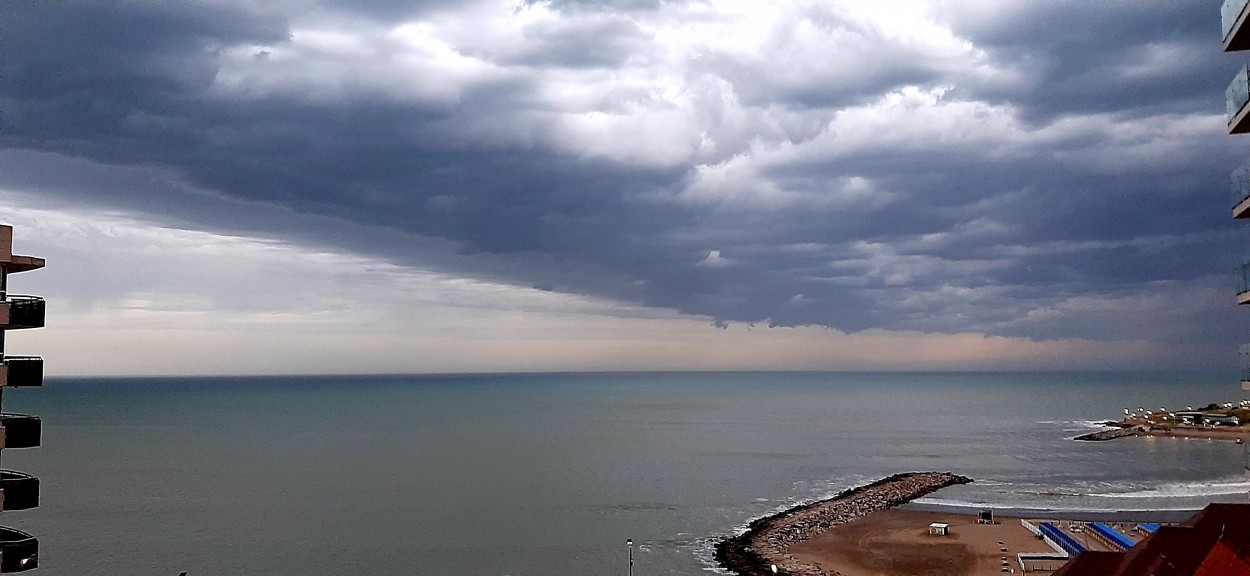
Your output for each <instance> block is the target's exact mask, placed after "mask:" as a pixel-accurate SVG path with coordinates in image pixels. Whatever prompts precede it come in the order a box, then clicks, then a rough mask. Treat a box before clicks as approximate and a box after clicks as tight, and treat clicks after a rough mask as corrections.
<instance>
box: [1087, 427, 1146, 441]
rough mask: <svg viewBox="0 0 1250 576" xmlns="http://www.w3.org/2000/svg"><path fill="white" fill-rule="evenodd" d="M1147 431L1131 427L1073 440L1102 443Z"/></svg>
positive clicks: (1091, 434)
mask: <svg viewBox="0 0 1250 576" xmlns="http://www.w3.org/2000/svg"><path fill="white" fill-rule="evenodd" d="M1108 424H1111V423H1110V422H1108ZM1114 425H1115V426H1119V424H1114ZM1145 431H1146V430H1145V428H1141V429H1138V428H1135V427H1131V426H1129V427H1124V428H1112V429H1111V430H1101V431H1098V432H1092V433H1090V434H1082V435H1080V436H1077V437H1076V438H1073V440H1084V441H1086V442H1102V441H1105V440H1115V439H1116V438H1123V437H1125V436H1136V435H1138V434H1142V433H1144V432H1145Z"/></svg>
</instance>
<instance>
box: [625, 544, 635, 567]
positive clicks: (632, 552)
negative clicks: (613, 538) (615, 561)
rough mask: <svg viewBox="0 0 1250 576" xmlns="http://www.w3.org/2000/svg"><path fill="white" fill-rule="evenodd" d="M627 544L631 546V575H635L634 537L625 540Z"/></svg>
mask: <svg viewBox="0 0 1250 576" xmlns="http://www.w3.org/2000/svg"><path fill="white" fill-rule="evenodd" d="M625 545H626V546H629V576H634V539H633V538H630V539H627V540H625Z"/></svg>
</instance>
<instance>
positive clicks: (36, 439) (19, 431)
mask: <svg viewBox="0 0 1250 576" xmlns="http://www.w3.org/2000/svg"><path fill="white" fill-rule="evenodd" d="M0 426H3V427H4V447H5V448H34V447H36V446H38V445H39V444H40V442H41V441H42V438H43V421H42V420H40V419H39V417H38V416H28V415H26V414H12V413H6V414H0Z"/></svg>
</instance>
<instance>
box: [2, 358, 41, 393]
mask: <svg viewBox="0 0 1250 576" xmlns="http://www.w3.org/2000/svg"><path fill="white" fill-rule="evenodd" d="M0 386H12V387H14V388H34V387H37V386H43V358H40V357H38V356H5V357H4V360H3V361H2V362H0Z"/></svg>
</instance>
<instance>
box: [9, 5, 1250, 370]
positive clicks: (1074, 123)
mask: <svg viewBox="0 0 1250 576" xmlns="http://www.w3.org/2000/svg"><path fill="white" fill-rule="evenodd" d="M1244 62H1245V57H1244V56H1241V55H1235V54H1224V53H1222V52H1221V50H1220V22H1219V3H1218V2H1215V1H1214V0H1212V1H1203V2H1129V1H1125V2H1062V1H1058V2H1049V1H1048V2H1043V1H1037V2H1019V1H1015V0H1003V1H991V0H976V1H972V0H960V1H954V0H951V1H933V2H885V1H877V0H874V1H862V2H834V1H810V2H765V1H761V0H751V1H741V2H737V1H717V2H709V1H677V0H674V1H666V0H583V1H577V0H549V1H539V0H528V1H525V0H508V1H504V0H480V1H468V0H458V1H441V0H417V1H407V2H405V1H402V0H373V1H352V2H347V1H312V0H272V1H266V2H253V1H243V0H238V1H231V0H212V1H200V2H133V1H117V2H107V1H98V2H96V1H86V2H75V1H65V2H25V1H10V2H3V3H0V221H3V222H6V223H10V224H13V225H14V226H15V227H16V232H15V244H16V248H17V250H18V251H19V252H23V253H31V254H36V255H40V256H45V257H47V258H48V260H49V265H48V268H47V269H46V270H44V271H41V272H36V273H30V274H27V275H22V276H17V277H14V279H13V280H12V281H11V291H13V292H33V293H40V294H42V295H45V296H47V297H49V298H50V307H51V308H50V314H51V316H50V319H49V328H48V329H46V330H44V331H43V332H39V333H30V334H15V335H13V337H12V338H11V339H10V341H11V344H12V345H11V347H13V348H15V351H18V352H23V351H30V352H40V353H43V354H44V355H45V356H46V357H47V358H48V363H49V364H48V370H49V373H66V374H93V373H110V374H111V373H254V372H286V373H290V372H295V373H300V372H353V371H370V372H411V371H422V372H424V371H477V370H484V371H486V370H562V369H573V370H597V369H651V368H655V369H686V368H698V369H759V368H802V369H812V368H828V369H843V368H845V369H865V368H881V369H930V368H932V369H946V368H952V369H977V368H989V369H997V368H1002V369H1011V368H1046V369H1063V368H1072V369H1088V368H1114V369H1118V368H1210V369H1221V370H1224V369H1229V370H1231V369H1232V368H1233V367H1235V366H1236V364H1237V355H1236V347H1237V345H1238V344H1239V343H1240V342H1241V341H1242V340H1250V333H1247V328H1248V324H1247V323H1246V321H1245V318H1244V316H1243V315H1242V314H1240V313H1239V310H1237V308H1236V306H1235V304H1234V302H1235V300H1234V294H1235V286H1236V275H1235V274H1236V269H1237V265H1238V264H1239V262H1240V259H1241V258H1242V257H1243V256H1245V255H1246V254H1247V253H1248V252H1250V251H1247V250H1245V246H1246V239H1247V236H1246V235H1245V233H1244V231H1243V230H1242V229H1241V227H1239V226H1238V225H1237V223H1235V222H1233V221H1232V220H1231V219H1230V216H1229V215H1230V210H1229V209H1230V207H1231V201H1230V200H1229V192H1228V190H1229V183H1228V181H1229V173H1230V172H1231V171H1232V170H1233V169H1234V168H1235V167H1236V166H1237V165H1238V164H1239V163H1241V162H1243V161H1245V158H1246V157H1247V156H1248V154H1247V151H1250V147H1248V146H1247V142H1246V141H1243V140H1241V139H1239V138H1236V137H1230V136H1228V135H1227V134H1226V131H1225V128H1224V102H1223V94H1224V88H1225V87H1226V86H1227V84H1228V82H1229V81H1230V80H1231V78H1232V76H1233V74H1234V73H1235V72H1236V70H1237V69H1238V67H1239V66H1242V65H1243V64H1244ZM21 346H26V347H27V348H29V349H30V350H20V349H18V348H20V347H21Z"/></svg>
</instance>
